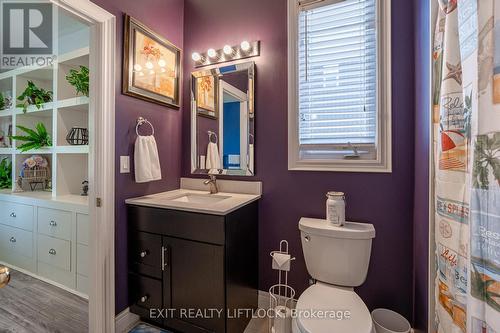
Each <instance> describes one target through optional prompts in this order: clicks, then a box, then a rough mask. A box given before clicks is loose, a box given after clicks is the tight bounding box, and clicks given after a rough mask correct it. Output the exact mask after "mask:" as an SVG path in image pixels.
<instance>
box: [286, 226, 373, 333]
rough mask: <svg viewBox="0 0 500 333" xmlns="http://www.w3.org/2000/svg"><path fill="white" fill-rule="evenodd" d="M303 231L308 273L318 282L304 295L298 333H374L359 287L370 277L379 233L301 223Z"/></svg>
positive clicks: (295, 318)
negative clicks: (373, 247)
mask: <svg viewBox="0 0 500 333" xmlns="http://www.w3.org/2000/svg"><path fill="white" fill-rule="evenodd" d="M299 229H300V233H301V240H302V250H303V252H304V258H305V261H306V266H307V271H308V272H309V274H310V275H311V277H313V278H314V279H315V280H316V281H317V282H316V283H315V284H313V285H312V286H310V287H309V288H307V289H306V290H305V291H304V292H303V293H302V295H300V297H299V299H298V301H297V306H296V309H295V315H294V316H293V321H292V332H293V333H373V332H375V330H374V327H373V323H372V319H371V315H370V312H369V311H368V308H367V307H366V305H365V303H364V302H363V300H362V299H361V298H360V297H359V296H358V295H357V294H356V293H355V292H354V290H353V287H357V286H359V285H361V284H362V283H363V282H364V281H365V279H366V275H367V272H368V266H369V262H370V254H371V243H372V239H373V238H374V237H375V228H374V227H373V225H371V224H367V223H356V222H346V224H345V225H344V226H342V227H339V226H335V225H332V224H331V223H329V222H328V221H326V220H321V219H311V218H301V220H300V222H299Z"/></svg>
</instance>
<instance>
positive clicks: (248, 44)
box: [240, 40, 250, 51]
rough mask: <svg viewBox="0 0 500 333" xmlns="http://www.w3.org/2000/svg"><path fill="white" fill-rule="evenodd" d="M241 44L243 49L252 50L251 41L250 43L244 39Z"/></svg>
mask: <svg viewBox="0 0 500 333" xmlns="http://www.w3.org/2000/svg"><path fill="white" fill-rule="evenodd" d="M240 46H241V49H242V50H243V51H248V50H250V43H249V42H247V41H246V40H244V41H242V42H241V44H240Z"/></svg>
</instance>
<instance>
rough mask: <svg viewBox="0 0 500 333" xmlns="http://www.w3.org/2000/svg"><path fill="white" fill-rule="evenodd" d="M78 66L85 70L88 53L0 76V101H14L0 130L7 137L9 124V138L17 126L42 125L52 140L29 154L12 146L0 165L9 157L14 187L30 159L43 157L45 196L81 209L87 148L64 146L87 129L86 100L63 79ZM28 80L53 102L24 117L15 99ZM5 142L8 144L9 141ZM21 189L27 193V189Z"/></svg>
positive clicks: (1, 152)
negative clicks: (77, 130)
mask: <svg viewBox="0 0 500 333" xmlns="http://www.w3.org/2000/svg"><path fill="white" fill-rule="evenodd" d="M80 66H87V67H88V66H89V48H88V47H83V48H77V49H75V50H72V51H69V52H67V53H64V54H61V55H59V56H58V58H57V61H56V63H55V64H54V65H53V66H50V67H44V68H33V67H25V68H18V69H14V70H11V71H8V72H4V73H0V91H1V92H2V93H3V94H4V96H10V97H11V98H12V107H11V108H10V109H8V110H1V111H0V130H1V131H2V132H3V133H4V135H5V137H6V136H7V134H8V128H9V124H11V125H12V129H11V130H12V133H13V134H14V135H16V134H19V130H18V129H17V128H16V126H17V125H22V126H25V127H28V128H34V127H35V125H36V124H37V123H39V122H41V123H43V124H44V125H45V127H46V128H47V131H48V132H49V133H51V139H52V147H47V148H43V149H37V150H31V151H28V152H21V151H20V150H19V149H18V147H19V145H20V144H22V142H16V141H15V140H13V142H12V143H11V146H10V147H9V146H7V147H5V146H4V147H1V146H0V159H2V158H5V157H7V158H9V159H10V160H12V161H13V165H12V181H13V186H14V183H15V182H16V180H17V177H18V176H19V174H20V171H21V167H22V163H23V161H24V160H25V159H26V158H28V157H29V156H31V155H41V156H43V157H45V158H46V159H47V160H48V161H49V167H50V170H51V175H52V178H51V180H52V191H50V192H46V193H48V194H43V196H51V197H52V200H57V199H58V198H59V197H61V198H62V197H64V201H66V202H67V201H71V197H74V201H75V202H78V203H79V204H81V203H82V198H81V197H80V193H81V183H82V182H83V181H84V180H88V153H89V147H88V145H85V146H72V145H70V144H69V143H67V142H66V135H67V134H68V133H69V131H70V130H71V128H72V127H74V126H79V127H86V128H88V127H89V99H88V98H87V97H85V96H81V95H77V94H76V90H75V88H74V87H73V86H71V85H70V84H69V83H68V82H67V81H66V75H67V74H68V73H69V71H70V70H71V69H79V67H80ZM29 80H30V81H33V82H34V83H35V84H36V85H37V86H38V87H41V88H44V89H46V90H50V91H52V92H53V101H52V102H49V103H45V104H43V105H42V107H41V108H40V109H38V108H37V107H36V106H34V105H30V106H29V107H28V110H27V112H26V113H24V112H23V109H22V108H17V107H16V104H17V101H16V100H15V98H16V96H18V95H20V94H21V92H22V91H23V90H24V89H25V87H26V85H27V82H28V81H29ZM0 134H1V133H0ZM0 136H1V135H0ZM6 141H7V143H9V141H10V140H8V139H6ZM23 189H24V190H25V191H30V189H29V188H27V187H26V186H23ZM2 193H5V191H3V192H2ZM13 195H15V194H13Z"/></svg>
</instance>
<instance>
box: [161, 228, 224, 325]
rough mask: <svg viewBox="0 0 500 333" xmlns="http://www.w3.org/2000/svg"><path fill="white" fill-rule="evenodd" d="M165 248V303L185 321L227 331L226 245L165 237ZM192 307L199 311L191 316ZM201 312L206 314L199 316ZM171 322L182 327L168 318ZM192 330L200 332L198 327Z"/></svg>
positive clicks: (178, 317) (179, 318)
mask: <svg viewBox="0 0 500 333" xmlns="http://www.w3.org/2000/svg"><path fill="white" fill-rule="evenodd" d="M163 247H164V248H165V249H166V253H165V258H166V259H165V264H166V267H165V269H164V273H163V274H164V275H163V291H164V300H163V302H164V305H166V304H170V308H172V309H175V310H176V311H175V314H176V316H177V319H178V320H181V321H182V322H185V323H189V324H191V325H194V326H196V327H199V328H203V329H205V330H208V331H212V332H217V333H218V332H224V331H225V312H226V310H225V301H224V300H225V293H224V246H221V245H213V244H207V243H200V242H195V241H188V240H184V239H179V238H170V237H164V238H163ZM167 290H170V293H169V292H166V291H167ZM166 307H168V306H166ZM190 309H192V310H191V311H193V310H194V311H198V312H197V313H191V315H190V313H189V312H188V311H190ZM214 310H218V312H216V311H214ZM183 311H184V312H183ZM199 311H202V312H201V313H203V316H200V317H198V316H197V314H200V312H199ZM178 324H180V323H178ZM167 325H170V326H172V327H173V326H177V327H178V328H180V327H179V326H178V325H177V324H175V321H172V323H169V322H168V321H167ZM174 328H175V327H174ZM184 330H185V329H184ZM190 331H192V332H198V330H196V328H195V327H193V329H192V330H190Z"/></svg>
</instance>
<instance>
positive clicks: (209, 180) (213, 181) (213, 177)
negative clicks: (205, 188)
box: [203, 175, 217, 185]
mask: <svg viewBox="0 0 500 333" xmlns="http://www.w3.org/2000/svg"><path fill="white" fill-rule="evenodd" d="M208 177H210V179H207V180H205V181H204V182H203V184H205V185H208V184H210V183H215V182H216V181H217V178H216V177H215V175H208Z"/></svg>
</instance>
